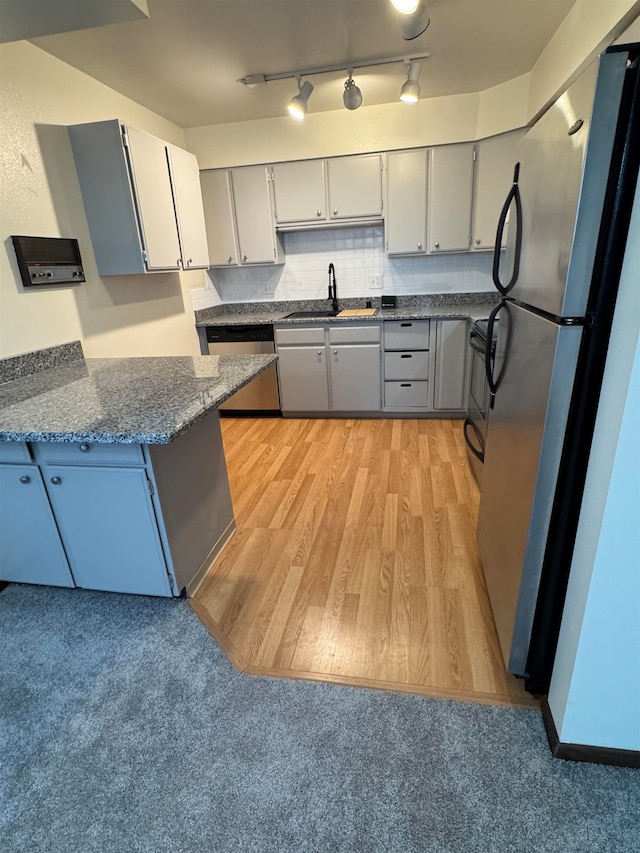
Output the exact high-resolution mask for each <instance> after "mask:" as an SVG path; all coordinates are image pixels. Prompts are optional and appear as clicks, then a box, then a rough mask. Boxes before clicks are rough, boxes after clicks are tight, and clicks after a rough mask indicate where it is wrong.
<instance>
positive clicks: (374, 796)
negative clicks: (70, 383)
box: [0, 585, 640, 853]
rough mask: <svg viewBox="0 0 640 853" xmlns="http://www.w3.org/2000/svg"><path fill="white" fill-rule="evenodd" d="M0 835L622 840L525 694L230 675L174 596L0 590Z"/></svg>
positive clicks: (622, 804)
mask: <svg viewBox="0 0 640 853" xmlns="http://www.w3.org/2000/svg"><path fill="white" fill-rule="evenodd" d="M0 648H1V652H0V654H1V662H0V674H1V684H0V712H1V717H0V722H1V726H2V728H1V733H0V761H1V767H0V849H2V851H3V853H4V851H6V853H10V852H11V853H13V851H20V853H36V851H47V853H58V852H60V853H62V851H64V853H90V851H101V853H104V851H118V853H125V851H127V852H128V851H144V853H160V851H172V853H182V852H183V851H184V853H191V851H193V853H195V851H207V853H208V851H243V853H245V851H260V853H266V851H294V850H295V851H385V853H386V851H403V853H407V851H527V853H529V851H558V853H560V851H562V853H569V851H580V853H591V851H593V853H595V851H598V853H603V851H625V853H627V851H635V850H638V849H639V847H640V807H639V802H640V773H639V772H638V771H634V770H630V769H626V768H614V767H604V766H598V765H591V764H573V763H568V762H562V761H558V760H556V759H553V758H552V757H551V755H550V753H549V751H548V747H547V742H546V738H545V735H544V730H543V725H542V720H541V717H540V715H539V714H538V713H537V712H536V711H527V710H509V709H504V708H491V707H485V706H481V705H474V704H470V703H456V702H451V701H444V700H436V699H427V698H423V697H419V696H410V695H404V694H396V693H385V692H379V691H373V690H359V689H355V688H349V687H337V686H334V685H327V684H317V683H307V682H301V681H286V680H271V679H266V678H255V677H252V676H243V675H241V674H239V673H237V672H236V671H235V670H234V669H233V667H232V666H231V665H230V664H229V663H228V661H227V660H226V658H225V656H224V655H223V653H222V652H221V651H220V650H219V649H218V647H217V646H216V644H215V642H214V641H213V640H212V639H211V637H210V636H209V634H208V633H207V631H206V629H205V628H204V627H203V626H202V625H201V623H200V622H199V621H198V619H197V618H196V617H195V616H194V614H193V613H192V611H191V610H190V608H189V606H188V605H187V603H186V602H184V601H167V600H161V599H150V598H140V597H134V596H120V595H112V594H107V593H90V592H82V591H75V590H56V589H50V588H38V587H29V586H17V585H11V586H9V587H8V588H7V589H6V590H5V591H4V592H2V593H0Z"/></svg>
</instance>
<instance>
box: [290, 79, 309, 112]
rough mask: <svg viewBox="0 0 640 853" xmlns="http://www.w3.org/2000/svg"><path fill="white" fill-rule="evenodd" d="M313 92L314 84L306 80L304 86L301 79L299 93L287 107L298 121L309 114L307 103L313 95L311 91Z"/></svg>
mask: <svg viewBox="0 0 640 853" xmlns="http://www.w3.org/2000/svg"><path fill="white" fill-rule="evenodd" d="M312 92H313V84H312V83H309V81H308V80H305V81H304V83H303V84H302V86H301V85H300V80H298V94H297V95H295V96H294V97H293V98H291V100H290V101H289V106H288V107H287V109H288V110H289V114H290V115H292V116H293V117H294V118H297V119H298V121H302V119H303V118H304V117H305V116H306V114H307V104H308V102H309V98H310V97H311V93H312Z"/></svg>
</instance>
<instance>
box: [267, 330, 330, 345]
mask: <svg viewBox="0 0 640 853" xmlns="http://www.w3.org/2000/svg"><path fill="white" fill-rule="evenodd" d="M276 343H277V344H279V345H282V344H320V345H321V346H324V326H290V327H289V328H286V329H276Z"/></svg>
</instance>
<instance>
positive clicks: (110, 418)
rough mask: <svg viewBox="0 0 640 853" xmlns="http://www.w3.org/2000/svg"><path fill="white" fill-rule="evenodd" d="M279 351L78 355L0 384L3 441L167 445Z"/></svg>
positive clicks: (1, 433) (0, 436)
mask: <svg viewBox="0 0 640 853" xmlns="http://www.w3.org/2000/svg"><path fill="white" fill-rule="evenodd" d="M275 360H276V356H273V355H238V356H233V355H227V356H224V355H223V356H210V355H209V356H175V357H171V356H165V357H146V358H88V359H84V358H79V359H76V360H73V361H71V362H70V363H66V364H59V365H56V366H52V367H49V368H48V369H43V370H38V371H36V372H32V373H29V374H28V375H22V376H18V377H17V378H15V379H12V381H7V382H5V383H4V384H2V385H0V441H2V442H6V441H31V442H37V441H55V442H75V441H80V442H98V443H109V444H168V443H169V442H171V441H173V439H174V438H176V437H177V436H178V435H180V434H182V433H183V432H185V431H186V430H187V429H189V427H190V426H191V425H192V424H193V423H195V422H196V421H197V420H199V419H200V418H203V417H204V416H205V415H206V414H207V413H208V412H210V411H211V410H212V409H215V408H217V407H218V406H219V405H220V404H221V403H223V402H224V401H225V400H228V399H229V397H231V396H232V395H233V394H234V393H235V392H236V391H238V390H239V389H240V388H242V387H243V386H244V385H246V384H247V383H249V382H250V381H251V380H252V379H253V378H254V377H256V376H258V375H259V374H260V373H262V372H263V371H264V370H266V369H267V368H268V367H269V365H270V364H272V363H273V362H274V361H275Z"/></svg>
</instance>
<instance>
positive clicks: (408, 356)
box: [400, 353, 413, 358]
mask: <svg viewBox="0 0 640 853" xmlns="http://www.w3.org/2000/svg"><path fill="white" fill-rule="evenodd" d="M400 358H413V356H412V355H410V354H407V353H405V354H404V355H401V356H400Z"/></svg>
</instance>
